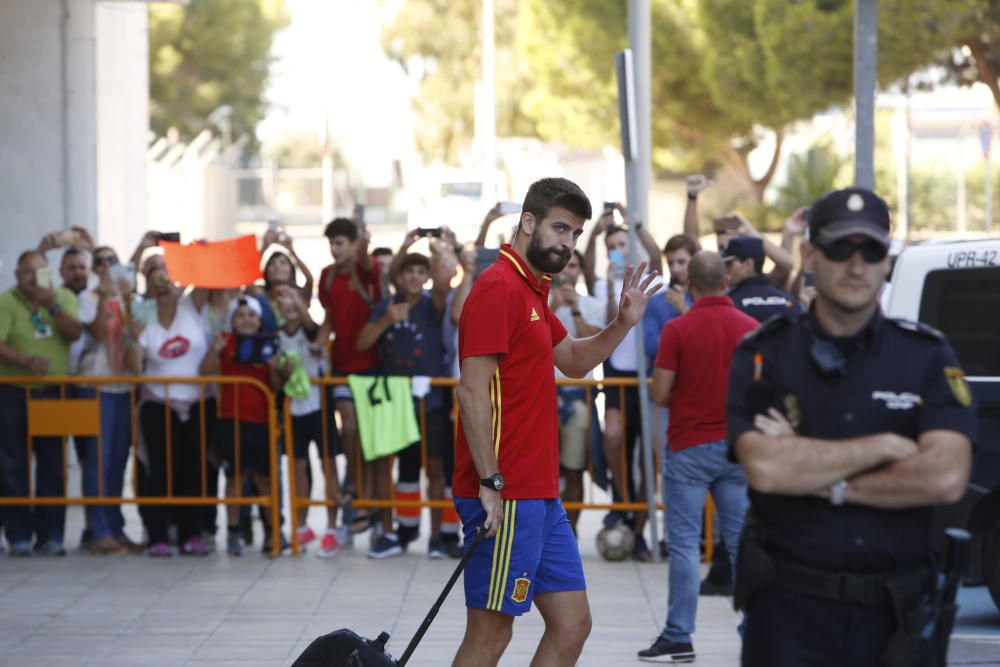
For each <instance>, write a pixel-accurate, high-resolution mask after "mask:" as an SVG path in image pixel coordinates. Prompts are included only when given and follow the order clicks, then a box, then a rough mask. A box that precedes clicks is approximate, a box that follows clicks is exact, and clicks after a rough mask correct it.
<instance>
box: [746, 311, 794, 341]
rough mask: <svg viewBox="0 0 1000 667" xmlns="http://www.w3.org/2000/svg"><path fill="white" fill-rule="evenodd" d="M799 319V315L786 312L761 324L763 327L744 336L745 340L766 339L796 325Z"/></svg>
mask: <svg viewBox="0 0 1000 667" xmlns="http://www.w3.org/2000/svg"><path fill="white" fill-rule="evenodd" d="M798 318H799V316H798V315H796V314H794V313H791V312H785V313H781V314H779V315H774V316H772V317H770V318H768V319H766V320H764V321H763V322H761V325H760V326H759V327H757V328H756V329H754V330H753V331H751V332H749V333H748V334H747V335H746V336H744V337H743V340H755V339H757V338H764V337H765V336H767V335H769V334H771V333H774V332H775V331H778V330H780V329H784V328H785V327H787V326H788V325H789V324H792V323H794V322H795V321H796V320H797V319H798Z"/></svg>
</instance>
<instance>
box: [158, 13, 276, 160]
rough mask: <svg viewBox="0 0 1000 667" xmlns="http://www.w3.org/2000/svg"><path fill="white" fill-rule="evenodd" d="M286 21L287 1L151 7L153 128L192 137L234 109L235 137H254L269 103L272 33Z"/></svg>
mask: <svg viewBox="0 0 1000 667" xmlns="http://www.w3.org/2000/svg"><path fill="white" fill-rule="evenodd" d="M286 23H287V17H286V14H285V8H284V0H192V2H191V4H190V5H188V6H187V7H183V6H179V5H164V4H154V5H151V6H150V9H149V54H150V57H149V87H150V127H151V128H152V129H153V131H155V132H159V133H164V132H166V130H167V129H168V128H171V127H175V128H177V130H178V131H179V133H180V136H181V138H182V139H191V138H193V137H194V136H196V135H197V134H198V133H199V132H201V131H202V130H204V129H214V130H216V131H221V130H222V129H223V128H220V127H213V126H212V123H211V121H210V120H209V119H208V116H209V114H211V113H212V112H213V111H215V110H216V109H217V108H219V107H220V106H223V105H228V106H229V107H231V108H232V115H231V116H230V119H229V123H230V131H231V135H232V137H233V138H234V139H235V138H238V137H241V136H247V137H248V138H250V139H251V141H253V139H254V131H255V129H256V127H257V123H259V122H260V120H261V119H262V118H263V117H264V113H265V111H266V108H267V104H266V102H265V100H264V86H265V84H266V82H267V76H268V71H269V68H270V65H271V62H272V59H271V56H270V51H271V43H272V41H273V38H274V34H275V33H276V32H277V31H278V30H280V29H281V28H282V27H284V26H285V25H286Z"/></svg>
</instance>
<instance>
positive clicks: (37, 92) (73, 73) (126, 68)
mask: <svg viewBox="0 0 1000 667" xmlns="http://www.w3.org/2000/svg"><path fill="white" fill-rule="evenodd" d="M147 52H148V47H147V38H146V8H145V6H143V5H141V4H137V5H133V4H132V3H104V2H98V1H97V0H2V1H0V91H2V92H0V262H2V264H0V290H3V289H7V288H9V287H10V286H11V285H13V284H14V268H15V267H14V262H15V260H16V258H17V255H18V254H19V253H21V252H22V251H24V250H27V249H28V248H33V247H35V246H37V244H38V242H39V240H40V239H41V237H42V236H43V235H45V234H47V233H49V232H53V231H59V230H64V229H68V228H69V227H71V226H79V227H83V228H84V229H86V230H88V231H89V232H90V233H91V235H92V236H94V238H95V239H96V240H97V241H98V242H106V243H109V244H111V245H114V246H115V247H116V248H117V249H118V250H119V252H120V253H122V254H125V253H128V252H130V251H131V245H132V244H134V243H135V241H136V240H137V239H138V237H139V236H140V235H141V233H142V232H141V230H142V229H143V228H144V226H145V219H146V216H145V142H146V141H147V136H146V135H147V128H148V124H149V121H148V118H149V113H148V94H149V85H148V74H147V71H148V69H147V68H148V64H147V63H148V56H147V55H146V54H147ZM99 161H100V166H99V164H98V163H99ZM99 192H100V195H99ZM99 220H100V221H101V222H100V223H99ZM58 259H59V254H58V253H57V252H53V253H50V256H49V261H50V263H51V262H56V261H58Z"/></svg>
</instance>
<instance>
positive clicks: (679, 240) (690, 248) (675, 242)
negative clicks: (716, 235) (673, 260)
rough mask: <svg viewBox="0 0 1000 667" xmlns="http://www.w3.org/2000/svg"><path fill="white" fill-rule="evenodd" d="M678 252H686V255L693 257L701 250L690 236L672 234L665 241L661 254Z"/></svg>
mask: <svg viewBox="0 0 1000 667" xmlns="http://www.w3.org/2000/svg"><path fill="white" fill-rule="evenodd" d="M678 250H687V253H688V254H689V255H691V256H692V257H694V254H695V253H696V252H698V251H699V250H701V248H700V247H699V245H698V242H697V241H695V240H694V239H693V238H691V237H690V236H687V235H685V234H674V235H673V236H671V237H670V238H669V239H667V244H666V245H665V246H663V254H664V255H666V254H667V253H671V252H677V251H678Z"/></svg>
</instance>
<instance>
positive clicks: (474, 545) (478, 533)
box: [397, 526, 486, 667]
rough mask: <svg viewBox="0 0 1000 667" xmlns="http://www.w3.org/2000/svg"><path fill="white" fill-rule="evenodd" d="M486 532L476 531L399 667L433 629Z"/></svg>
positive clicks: (483, 529)
mask: <svg viewBox="0 0 1000 667" xmlns="http://www.w3.org/2000/svg"><path fill="white" fill-rule="evenodd" d="M485 532H486V529H485V528H484V527H483V526H480V527H479V528H478V529H477V530H476V536H475V537H474V538H473V539H472V544H471V545H469V548H468V549H466V550H465V554H464V555H463V556H462V560H460V561H458V567H456V568H455V571H454V572H452V574H451V578H450V579H448V583H446V584H445V585H444V590H443V591H441V595H439V596H438V599H437V601H436V602H435V603H434V606H433V607H431V610H430V611H429V612H427V616H425V617H424V620H423V621H422V622H421V623H420V627H419V628H417V633H416V634H415V635H413V639H411V640H410V643H409V644H407V646H406V650H405V651H403V656H402V657H401V658H400V659H399V661H398V662H397V665H398V666H399V667H404V665H406V662H407V661H408V660H409V659H410V656H411V655H413V652H414V651H415V650H416V649H417V644H419V643H420V640H421V639H423V638H424V634H425V633H426V632H427V629H428V628H430V627H431V623H433V622H434V617H435V616H437V614H438V611H440V610H441V605H443V604H444V601H445V599H447V597H448V593H451V589H452V587H454V586H455V582H456V581H458V577H459V575H461V574H462V570H464V569H465V566H466V565H467V564H468V562H469V559H470V558H472V554H473V553H475V551H476V548H477V547H478V546H479V543H480V542H482V540H483V534H484V533H485Z"/></svg>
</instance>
